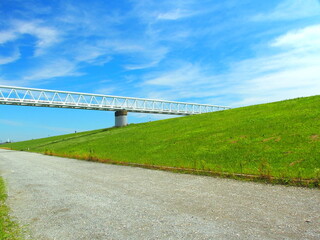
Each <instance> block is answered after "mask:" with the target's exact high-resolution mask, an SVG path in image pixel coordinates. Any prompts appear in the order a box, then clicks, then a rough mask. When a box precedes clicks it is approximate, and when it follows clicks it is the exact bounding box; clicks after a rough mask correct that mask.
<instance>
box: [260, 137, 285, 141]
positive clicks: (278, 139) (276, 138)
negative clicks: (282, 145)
mask: <svg viewBox="0 0 320 240" xmlns="http://www.w3.org/2000/svg"><path fill="white" fill-rule="evenodd" d="M271 140H274V141H275V142H279V141H280V140H281V137H269V138H266V139H263V140H262V142H269V141H271Z"/></svg>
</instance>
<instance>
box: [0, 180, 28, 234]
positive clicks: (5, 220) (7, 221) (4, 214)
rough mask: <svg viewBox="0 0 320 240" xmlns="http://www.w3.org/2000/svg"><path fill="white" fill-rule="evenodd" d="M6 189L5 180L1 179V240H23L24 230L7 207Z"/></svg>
mask: <svg viewBox="0 0 320 240" xmlns="http://www.w3.org/2000/svg"><path fill="white" fill-rule="evenodd" d="M6 199H7V194H6V188H5V184H4V181H3V179H2V178H1V177H0V239H1V240H22V239H23V235H22V230H21V228H20V227H19V226H18V224H17V223H16V222H15V221H13V220H12V219H11V218H10V216H9V212H10V209H9V207H8V206H7V205H6V203H5V201H6Z"/></svg>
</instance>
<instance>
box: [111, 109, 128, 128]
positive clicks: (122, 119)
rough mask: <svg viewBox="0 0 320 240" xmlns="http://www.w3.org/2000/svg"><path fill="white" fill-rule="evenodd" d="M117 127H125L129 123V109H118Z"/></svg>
mask: <svg viewBox="0 0 320 240" xmlns="http://www.w3.org/2000/svg"><path fill="white" fill-rule="evenodd" d="M114 115H115V127H124V126H127V125H128V119H127V115H128V111H127V110H118V111H116V112H115V114H114Z"/></svg>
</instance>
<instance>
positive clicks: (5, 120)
mask: <svg viewBox="0 0 320 240" xmlns="http://www.w3.org/2000/svg"><path fill="white" fill-rule="evenodd" d="M0 123H1V124H4V125H8V126H14V127H16V126H23V125H24V124H23V123H22V122H17V121H12V120H8V119H0Z"/></svg>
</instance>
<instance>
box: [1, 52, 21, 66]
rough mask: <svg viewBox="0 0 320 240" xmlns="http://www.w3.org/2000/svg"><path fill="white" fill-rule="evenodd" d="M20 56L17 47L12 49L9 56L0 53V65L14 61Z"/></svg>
mask: <svg viewBox="0 0 320 240" xmlns="http://www.w3.org/2000/svg"><path fill="white" fill-rule="evenodd" d="M20 56H21V54H20V52H19V50H18V49H17V48H16V49H15V50H14V52H13V53H12V54H11V55H10V56H2V55H0V65H1V64H8V63H11V62H15V61H16V60H18V59H19V58H20Z"/></svg>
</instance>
